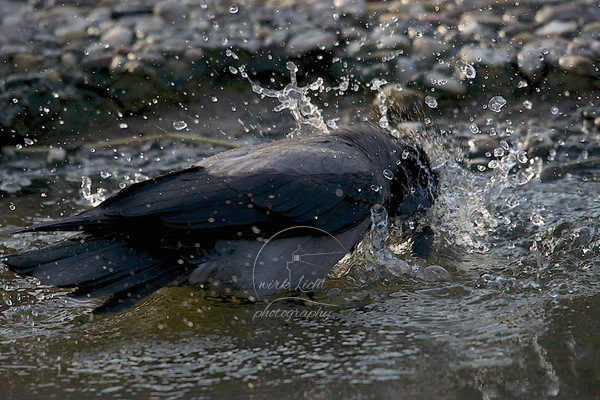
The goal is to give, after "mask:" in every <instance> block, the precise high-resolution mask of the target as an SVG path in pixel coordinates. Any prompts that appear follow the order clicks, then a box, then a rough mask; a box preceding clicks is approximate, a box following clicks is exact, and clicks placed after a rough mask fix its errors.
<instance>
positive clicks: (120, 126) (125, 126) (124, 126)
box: [119, 122, 129, 129]
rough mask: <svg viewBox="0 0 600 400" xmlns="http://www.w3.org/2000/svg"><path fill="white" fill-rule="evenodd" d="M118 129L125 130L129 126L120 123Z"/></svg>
mask: <svg viewBox="0 0 600 400" xmlns="http://www.w3.org/2000/svg"><path fill="white" fill-rule="evenodd" d="M119 128H121V129H127V128H129V125H127V124H126V123H125V122H121V123H120V124H119Z"/></svg>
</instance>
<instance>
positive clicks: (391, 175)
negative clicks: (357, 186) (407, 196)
mask: <svg viewBox="0 0 600 400" xmlns="http://www.w3.org/2000/svg"><path fill="white" fill-rule="evenodd" d="M383 176H384V177H385V179H389V180H390V181H391V180H392V179H394V173H393V172H392V171H390V170H389V169H387V168H386V169H384V170H383Z"/></svg>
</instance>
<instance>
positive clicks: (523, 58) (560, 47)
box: [517, 39, 567, 82]
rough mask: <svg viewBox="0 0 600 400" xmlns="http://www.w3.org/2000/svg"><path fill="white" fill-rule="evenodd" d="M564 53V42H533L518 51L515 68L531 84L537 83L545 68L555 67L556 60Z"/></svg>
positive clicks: (545, 40)
mask: <svg viewBox="0 0 600 400" xmlns="http://www.w3.org/2000/svg"><path fill="white" fill-rule="evenodd" d="M566 52H567V41H566V40H559V39H552V40H551V39H541V40H535V41H533V42H531V43H527V44H526V45H525V46H523V48H522V49H521V51H519V54H518V56H517V66H518V68H519V70H520V71H521V72H522V73H523V74H525V76H527V78H529V80H530V81H531V82H538V81H539V80H540V79H541V78H542V77H543V76H544V74H545V72H546V71H545V68H546V66H547V65H548V66H556V65H557V64H558V59H559V58H560V57H562V56H564V55H566Z"/></svg>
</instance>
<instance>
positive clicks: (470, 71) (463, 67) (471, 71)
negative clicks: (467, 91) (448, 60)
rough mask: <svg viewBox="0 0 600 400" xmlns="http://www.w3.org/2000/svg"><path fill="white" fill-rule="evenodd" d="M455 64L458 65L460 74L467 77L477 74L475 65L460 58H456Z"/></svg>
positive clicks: (470, 77) (473, 76)
mask: <svg viewBox="0 0 600 400" xmlns="http://www.w3.org/2000/svg"><path fill="white" fill-rule="evenodd" d="M456 65H457V66H458V69H459V70H460V72H462V74H463V75H464V76H466V77H467V78H469V79H473V78H475V76H477V71H476V70H475V67H473V66H472V65H471V64H467V63H466V62H464V61H462V60H458V61H457V62H456Z"/></svg>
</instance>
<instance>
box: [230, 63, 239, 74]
mask: <svg viewBox="0 0 600 400" xmlns="http://www.w3.org/2000/svg"><path fill="white" fill-rule="evenodd" d="M229 72H231V73H232V74H234V75H237V73H238V70H237V68H236V67H234V66H233V65H230V66H229Z"/></svg>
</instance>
